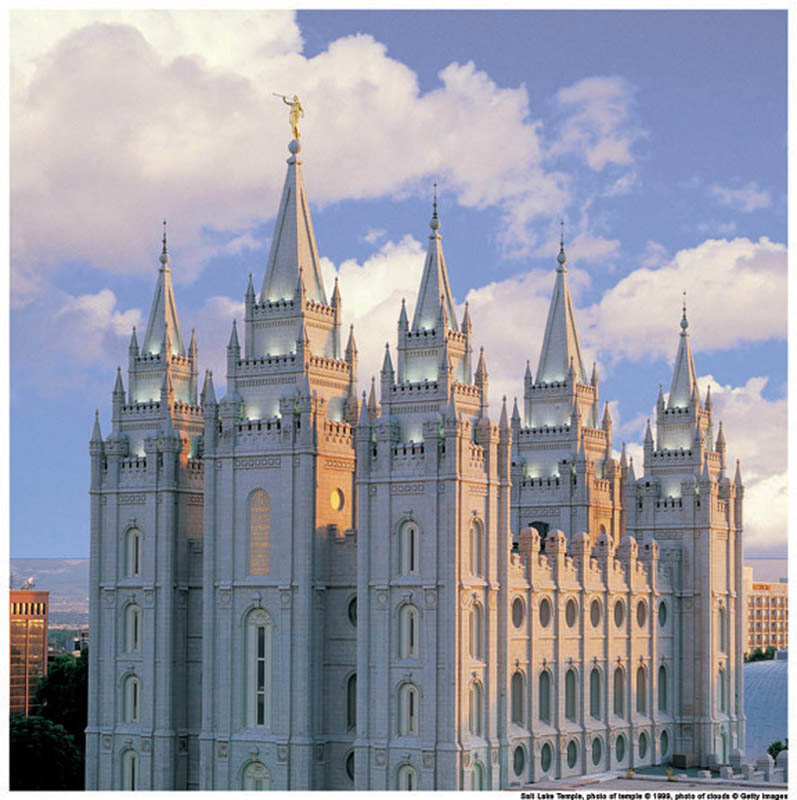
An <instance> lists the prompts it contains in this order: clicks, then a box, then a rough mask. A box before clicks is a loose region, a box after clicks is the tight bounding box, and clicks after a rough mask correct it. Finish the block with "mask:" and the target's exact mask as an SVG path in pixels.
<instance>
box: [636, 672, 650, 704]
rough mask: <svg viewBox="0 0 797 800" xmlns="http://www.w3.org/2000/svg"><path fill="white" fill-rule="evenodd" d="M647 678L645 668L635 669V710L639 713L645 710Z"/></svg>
mask: <svg viewBox="0 0 797 800" xmlns="http://www.w3.org/2000/svg"><path fill="white" fill-rule="evenodd" d="M647 693H648V692H647V680H646V674H645V668H644V667H640V668H639V669H638V670H637V671H636V710H637V712H638V713H639V714H645V713H646V712H647Z"/></svg>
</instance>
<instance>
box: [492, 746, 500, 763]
mask: <svg viewBox="0 0 797 800" xmlns="http://www.w3.org/2000/svg"><path fill="white" fill-rule="evenodd" d="M490 759H491V761H492V762H493V764H497V763H498V748H493V749H492V750H491V751H490Z"/></svg>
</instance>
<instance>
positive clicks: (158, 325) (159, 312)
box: [143, 220, 185, 356]
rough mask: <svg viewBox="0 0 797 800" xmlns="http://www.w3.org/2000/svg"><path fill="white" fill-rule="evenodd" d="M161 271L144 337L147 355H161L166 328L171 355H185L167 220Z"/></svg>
mask: <svg viewBox="0 0 797 800" xmlns="http://www.w3.org/2000/svg"><path fill="white" fill-rule="evenodd" d="M160 264H161V266H160V269H159V271H158V282H157V284H156V285H155V295H154V297H153V298H152V307H151V308H150V311H149V321H148V322H147V332H146V335H145V336H144V348H143V352H144V353H145V354H149V353H160V351H161V347H162V345H163V338H164V335H165V333H166V328H169V334H170V336H171V351H172V352H171V354H170V355H181V356H182V355H185V351H184V350H183V338H182V336H181V335H180V322H179V320H178V318H177V304H176V303H175V301H174V289H173V288H172V276H171V270H170V269H169V250H168V248H167V246H166V220H163V250H162V251H161V255H160Z"/></svg>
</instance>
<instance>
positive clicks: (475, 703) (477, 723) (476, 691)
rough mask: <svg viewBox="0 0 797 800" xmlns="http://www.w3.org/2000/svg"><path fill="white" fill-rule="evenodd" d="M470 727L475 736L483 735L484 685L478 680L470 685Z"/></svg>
mask: <svg viewBox="0 0 797 800" xmlns="http://www.w3.org/2000/svg"><path fill="white" fill-rule="evenodd" d="M469 711H470V714H469V718H468V727H469V728H470V732H471V733H472V734H473V735H474V736H481V735H482V687H481V684H480V683H479V682H478V681H474V682H473V683H472V684H471V685H470V708H469Z"/></svg>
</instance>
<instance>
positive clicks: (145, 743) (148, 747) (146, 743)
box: [141, 736, 152, 753]
mask: <svg viewBox="0 0 797 800" xmlns="http://www.w3.org/2000/svg"><path fill="white" fill-rule="evenodd" d="M141 752H142V753H151V752H152V739H151V738H150V737H149V736H142V737H141Z"/></svg>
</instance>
